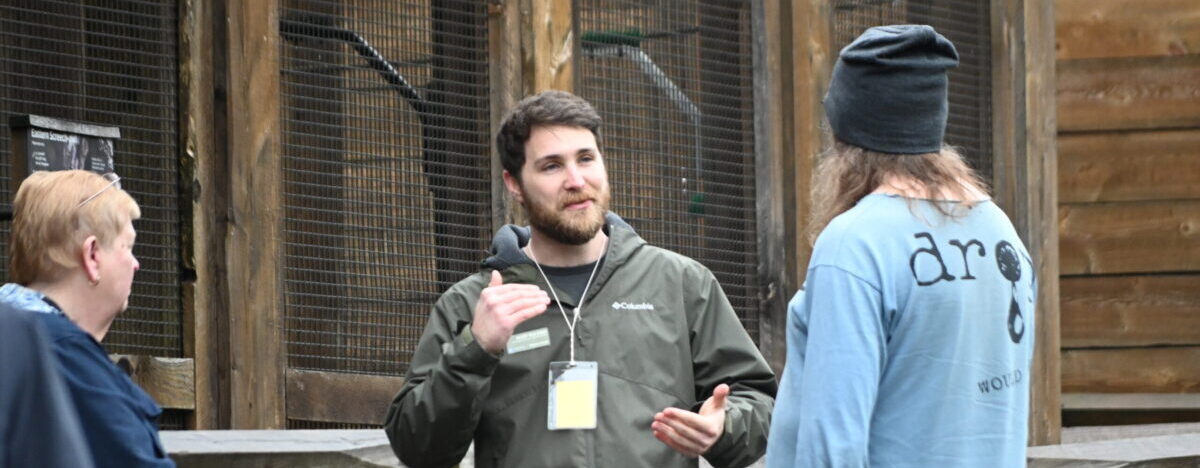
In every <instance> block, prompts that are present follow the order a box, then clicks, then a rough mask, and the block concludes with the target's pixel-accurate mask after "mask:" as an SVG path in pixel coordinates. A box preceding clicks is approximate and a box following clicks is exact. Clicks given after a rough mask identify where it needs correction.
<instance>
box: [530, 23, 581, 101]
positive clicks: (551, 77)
mask: <svg viewBox="0 0 1200 468" xmlns="http://www.w3.org/2000/svg"><path fill="white" fill-rule="evenodd" d="M571 4H572V2H570V1H566V0H521V57H522V62H523V63H524V72H525V73H524V74H523V81H524V89H523V91H524V92H523V94H524V95H530V94H536V93H539V92H542V91H546V90H549V89H558V90H563V91H574V90H575V82H574V80H575V73H574V69H575V65H574V62H575V60H574V58H575V57H574V55H575V35H574V30H573V17H572V10H571Z"/></svg>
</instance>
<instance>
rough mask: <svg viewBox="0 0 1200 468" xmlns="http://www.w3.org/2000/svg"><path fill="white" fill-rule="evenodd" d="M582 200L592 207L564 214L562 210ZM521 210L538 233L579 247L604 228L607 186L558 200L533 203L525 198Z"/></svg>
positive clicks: (607, 197)
mask: <svg viewBox="0 0 1200 468" xmlns="http://www.w3.org/2000/svg"><path fill="white" fill-rule="evenodd" d="M584 200H592V206H589V207H588V208H587V209H586V210H583V211H566V207H567V206H569V205H572V204H575V203H579V202H582V201H584ZM525 201H526V203H525V211H526V212H527V213H528V214H529V224H530V225H531V226H533V228H534V229H537V230H538V232H541V233H542V234H545V235H547V236H549V237H550V238H551V239H554V240H555V241H558V242H560V243H563V244H567V245H583V244H586V243H587V242H588V241H590V240H592V238H594V237H596V233H597V232H599V231H600V228H601V227H603V226H604V214H605V213H606V212H607V211H608V202H609V191H608V187H607V186H606V187H604V188H602V189H601V190H600V191H599V192H592V191H579V192H574V193H571V194H568V195H567V196H566V197H564V198H563V199H562V200H556V201H552V202H546V203H542V202H537V201H534V200H531V199H530V198H529V197H528V196H526V197H525Z"/></svg>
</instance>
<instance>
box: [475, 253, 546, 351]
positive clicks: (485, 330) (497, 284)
mask: <svg viewBox="0 0 1200 468" xmlns="http://www.w3.org/2000/svg"><path fill="white" fill-rule="evenodd" d="M549 303H550V296H549V295H547V294H546V291H543V290H542V288H539V287H537V286H535V285H532V284H517V283H513V284H504V280H503V279H501V277H500V272H499V271H496V270H492V279H491V281H489V282H488V285H487V287H486V288H484V289H483V292H481V293H480V294H479V301H478V302H476V303H475V319H474V321H473V322H471V334H472V335H474V337H475V341H477V342H479V346H481V347H483V349H484V350H485V351H487V352H489V353H492V354H500V352H501V351H504V348H505V346H507V345H508V339H509V338H510V337H511V336H512V333H513V330H514V329H516V328H517V325H520V324H521V322H524V321H526V320H529V319H531V318H533V317H536V316H538V315H541V313H542V312H545V311H546V306H547V304H549Z"/></svg>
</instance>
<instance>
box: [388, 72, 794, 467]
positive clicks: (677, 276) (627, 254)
mask: <svg viewBox="0 0 1200 468" xmlns="http://www.w3.org/2000/svg"><path fill="white" fill-rule="evenodd" d="M599 131H600V116H599V114H597V113H596V111H595V109H593V108H592V106H591V105H590V104H588V103H587V102H586V101H584V100H583V99H580V98H579V97H576V96H574V95H572V94H569V93H565V92H561V91H547V92H544V93H541V94H538V95H535V96H532V97H529V98H526V99H525V100H523V101H521V102H520V103H518V104H517V106H516V108H514V109H513V110H512V111H511V112H510V113H509V114H508V115H507V116H506V117H505V119H504V122H503V123H502V125H501V128H500V131H499V133H498V135H497V136H496V143H497V147H498V148H499V153H500V162H501V164H502V166H503V167H504V182H505V185H506V187H507V189H508V191H509V193H511V194H512V196H513V197H514V199H516V200H517V201H518V202H519V203H520V204H521V205H522V206H523V207H524V208H525V210H526V212H527V213H528V214H529V222H530V226H529V227H518V226H513V225H508V226H505V227H503V228H501V229H500V230H499V232H497V233H496V236H495V239H494V240H493V241H492V249H491V254H492V255H491V256H490V257H488V258H487V259H486V260H484V262H483V268H482V269H481V271H480V272H479V273H477V274H475V275H472V276H470V277H468V278H466V279H464V280H462V281H460V282H459V283H457V284H455V285H454V286H453V287H451V288H450V289H449V290H448V291H446V293H445V294H443V295H442V297H441V298H440V299H439V300H438V302H437V304H436V305H435V306H434V310H433V314H432V315H431V316H430V319H429V323H428V325H427V326H426V327H425V333H424V335H423V336H422V337H421V341H420V343H419V344H418V345H417V350H416V353H415V355H414V356H413V361H412V365H411V367H410V370H409V373H408V376H407V379H406V381H405V384H404V387H403V388H402V389H401V390H400V392H399V394H398V395H397V396H396V398H395V400H394V401H393V402H392V405H391V407H390V409H389V411H388V414H387V420H386V422H385V429H386V431H387V434H388V437H389V439H390V440H391V444H392V448H393V450H394V451H395V452H396V454H397V456H399V457H400V460H401V461H403V462H404V463H405V464H406V465H408V466H412V467H448V466H452V465H455V464H456V463H458V462H459V461H461V460H462V458H463V456H464V454H465V453H466V452H467V448H468V446H469V445H470V444H471V442H472V441H474V443H475V466H477V467H480V468H491V467H496V466H520V467H567V466H571V467H600V466H603V467H617V466H621V467H624V466H653V467H657V468H668V467H685V466H697V464H698V461H697V460H696V458H697V457H699V456H703V457H704V458H705V459H706V460H707V461H708V462H710V463H711V464H713V465H715V466H718V467H723V466H745V465H748V464H750V463H752V462H754V461H755V460H757V459H758V458H759V457H761V456H762V455H763V453H764V452H765V450H766V440H767V429H768V428H769V427H770V415H771V410H772V406H773V405H774V394H775V389H776V381H775V376H774V374H773V373H772V371H771V369H770V367H768V366H767V364H766V362H765V361H764V360H763V358H762V356H761V355H760V354H759V352H758V350H757V349H756V348H755V346H754V343H753V342H751V340H750V337H749V335H747V334H746V332H745V330H744V329H743V328H742V326H741V324H740V323H739V322H738V318H737V316H736V315H735V314H734V311H733V308H732V306H731V305H730V304H729V301H728V299H726V297H725V294H724V292H722V290H721V287H720V285H719V284H717V281H716V278H714V277H713V275H712V273H711V272H710V271H709V270H708V269H707V268H705V267H703V266H701V265H700V264H699V263H697V262H696V261H694V260H692V259H689V258H687V257H684V256H682V255H679V254H676V253H673V252H670V251H667V250H664V249H660V248H656V247H652V246H650V245H647V244H646V242H645V241H643V240H642V239H641V237H639V236H638V235H637V233H636V232H634V230H633V228H631V227H630V226H629V225H628V224H626V223H625V222H624V221H623V220H621V218H619V217H618V216H617V215H615V214H613V213H611V212H609V211H608V204H609V186H608V174H607V172H606V170H605V168H604V157H603V155H602V154H601V152H600V148H599V144H598V140H599V138H598V137H599Z"/></svg>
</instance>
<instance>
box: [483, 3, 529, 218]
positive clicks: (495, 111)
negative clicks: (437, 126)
mask: <svg viewBox="0 0 1200 468" xmlns="http://www.w3.org/2000/svg"><path fill="white" fill-rule="evenodd" d="M520 28H521V11H520V10H519V9H518V8H517V5H516V4H515V3H513V2H493V3H491V5H490V7H489V9H488V58H489V62H490V63H491V64H492V66H491V69H490V70H491V72H490V73H489V77H488V79H489V80H490V81H491V102H492V115H491V133H490V134H489V142H490V146H491V147H492V148H493V149H492V160H491V165H492V228H493V229H499V228H500V227H501V226H503V225H504V224H505V223H508V222H516V221H518V220H517V219H514V216H512V215H513V213H512V209H511V207H513V206H515V205H516V203H513V200H510V199H509V196H508V191H507V190H506V189H505V188H504V179H503V177H502V176H501V174H503V173H504V168H503V167H501V166H500V159H499V157H498V156H497V155H496V150H495V137H496V133H497V132H498V131H499V130H500V122H501V120H503V119H504V115H505V114H506V113H508V111H509V109H512V108H513V106H514V105H516V103H517V101H519V100H520V99H521V98H522V95H521V86H522V83H523V81H522V79H523V78H522V77H523V76H524V75H523V74H522V71H523V68H522V61H521V37H522V33H521V29H520Z"/></svg>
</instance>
